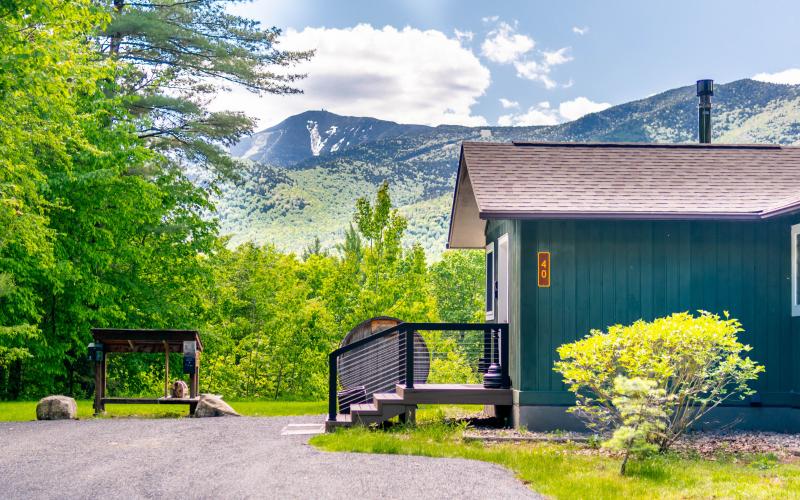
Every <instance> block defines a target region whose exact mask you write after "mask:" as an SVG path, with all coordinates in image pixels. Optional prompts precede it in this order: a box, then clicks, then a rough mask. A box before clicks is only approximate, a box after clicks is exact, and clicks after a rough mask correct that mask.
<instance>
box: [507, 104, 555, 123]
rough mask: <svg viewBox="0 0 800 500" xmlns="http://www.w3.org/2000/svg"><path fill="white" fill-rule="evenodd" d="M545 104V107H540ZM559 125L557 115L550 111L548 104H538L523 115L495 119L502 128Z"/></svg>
mask: <svg viewBox="0 0 800 500" xmlns="http://www.w3.org/2000/svg"><path fill="white" fill-rule="evenodd" d="M542 104H546V106H542ZM558 123H560V120H559V117H558V113H557V112H556V111H554V110H552V109H550V103H548V102H545V103H539V104H537V105H536V106H531V107H530V108H528V110H527V111H526V112H524V113H520V114H518V115H502V116H500V117H499V118H498V119H497V124H498V125H500V126H502V127H510V126H517V127H529V126H532V125H557V124H558Z"/></svg>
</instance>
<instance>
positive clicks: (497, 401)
mask: <svg viewBox="0 0 800 500" xmlns="http://www.w3.org/2000/svg"><path fill="white" fill-rule="evenodd" d="M396 391H397V392H396V393H377V394H374V395H373V402H372V403H366V404H353V405H351V406H350V413H349V414H338V415H337V416H336V420H335V421H334V420H329V421H328V422H327V430H332V429H334V428H336V427H350V426H353V425H371V424H382V423H384V422H387V421H389V420H390V419H392V418H393V417H397V416H399V417H400V418H401V420H406V421H413V420H414V416H415V411H416V408H417V405H418V404H484V405H500V406H510V405H511V404H512V398H513V396H512V391H511V389H487V388H484V387H483V386H482V385H479V384H417V385H416V386H415V387H414V388H413V389H407V388H406V387H405V386H404V385H402V384H397V387H396Z"/></svg>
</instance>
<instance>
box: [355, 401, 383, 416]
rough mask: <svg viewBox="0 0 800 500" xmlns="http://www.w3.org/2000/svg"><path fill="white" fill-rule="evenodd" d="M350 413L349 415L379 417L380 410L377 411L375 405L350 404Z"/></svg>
mask: <svg viewBox="0 0 800 500" xmlns="http://www.w3.org/2000/svg"><path fill="white" fill-rule="evenodd" d="M350 413H351V414H355V413H357V414H359V415H380V414H382V413H383V412H381V410H380V409H378V406H377V405H374V404H370V403H361V404H352V405H350Z"/></svg>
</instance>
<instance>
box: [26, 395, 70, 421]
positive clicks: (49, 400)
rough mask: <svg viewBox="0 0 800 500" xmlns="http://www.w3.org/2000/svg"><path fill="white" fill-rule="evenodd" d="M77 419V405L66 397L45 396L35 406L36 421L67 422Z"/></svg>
mask: <svg viewBox="0 0 800 500" xmlns="http://www.w3.org/2000/svg"><path fill="white" fill-rule="evenodd" d="M76 418H78V404H77V403H76V402H75V400H74V399H72V398H70V397H67V396H47V397H46V398H42V399H40V400H39V403H38V404H37V405H36V420H67V419H76Z"/></svg>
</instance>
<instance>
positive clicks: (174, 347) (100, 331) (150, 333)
mask: <svg viewBox="0 0 800 500" xmlns="http://www.w3.org/2000/svg"><path fill="white" fill-rule="evenodd" d="M92 336H93V337H94V340H95V342H100V343H102V344H103V347H104V349H103V350H104V351H105V352H166V350H167V349H169V352H180V353H182V352H183V343H184V342H187V341H195V342H197V351H198V352H200V351H202V350H203V344H202V342H200V335H199V334H198V333H197V331H196V330H137V329H120V328H92Z"/></svg>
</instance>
